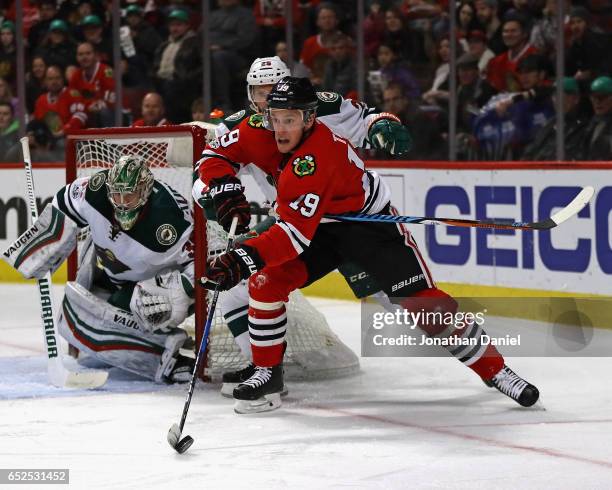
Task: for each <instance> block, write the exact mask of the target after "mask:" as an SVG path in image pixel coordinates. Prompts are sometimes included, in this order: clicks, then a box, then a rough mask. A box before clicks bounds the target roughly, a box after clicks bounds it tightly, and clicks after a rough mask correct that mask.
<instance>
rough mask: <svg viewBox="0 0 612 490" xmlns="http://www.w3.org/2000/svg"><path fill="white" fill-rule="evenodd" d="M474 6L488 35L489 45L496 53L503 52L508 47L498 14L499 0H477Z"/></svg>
mask: <svg viewBox="0 0 612 490" xmlns="http://www.w3.org/2000/svg"><path fill="white" fill-rule="evenodd" d="M474 7H476V17H477V18H478V21H479V22H480V25H481V26H482V27H483V28H484V31H485V34H486V36H487V46H488V47H489V49H490V50H491V51H493V52H494V53H495V54H496V55H498V54H501V53H503V52H504V51H505V50H506V49H507V48H506V46H505V44H504V42H503V36H502V23H501V21H500V20H499V17H498V15H497V9H498V6H497V0H476V1H475V2H474Z"/></svg>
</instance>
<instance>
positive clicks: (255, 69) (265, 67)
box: [247, 56, 291, 112]
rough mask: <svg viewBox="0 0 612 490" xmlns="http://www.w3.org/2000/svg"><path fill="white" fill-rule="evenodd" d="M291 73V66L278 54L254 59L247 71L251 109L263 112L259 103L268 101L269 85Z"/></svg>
mask: <svg viewBox="0 0 612 490" xmlns="http://www.w3.org/2000/svg"><path fill="white" fill-rule="evenodd" d="M289 75H291V72H290V71H289V68H287V65H285V63H284V62H283V61H282V60H281V59H280V58H279V57H278V56H271V57H269V58H257V59H256V60H255V61H253V64H252V65H251V68H249V73H247V96H248V98H249V102H250V106H251V109H253V110H254V111H255V112H262V110H261V109H260V107H259V104H263V103H265V102H266V96H267V94H268V93H269V91H270V90H269V87H271V86H272V85H274V84H276V83H277V82H278V81H279V80H280V79H281V78H284V77H287V76H289ZM262 85H264V86H266V87H267V88H266V87H262Z"/></svg>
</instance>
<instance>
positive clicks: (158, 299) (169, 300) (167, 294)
mask: <svg viewBox="0 0 612 490" xmlns="http://www.w3.org/2000/svg"><path fill="white" fill-rule="evenodd" d="M192 294H193V286H192V284H191V282H190V281H189V279H187V277H185V276H184V275H183V274H181V273H180V271H172V272H167V273H165V274H158V275H157V276H155V277H152V278H151V279H146V280H144V281H140V282H139V283H138V284H136V287H135V288H134V292H133V293H132V299H131V300H130V310H131V311H132V313H133V314H134V317H135V318H136V321H137V322H138V324H139V325H140V326H141V327H142V328H143V330H144V331H145V332H153V333H167V332H169V331H171V330H172V329H173V328H174V327H176V326H178V325H179V324H181V323H182V322H183V321H184V320H185V318H187V315H188V314H189V307H190V306H191V305H192V303H193V299H192V297H191V296H192Z"/></svg>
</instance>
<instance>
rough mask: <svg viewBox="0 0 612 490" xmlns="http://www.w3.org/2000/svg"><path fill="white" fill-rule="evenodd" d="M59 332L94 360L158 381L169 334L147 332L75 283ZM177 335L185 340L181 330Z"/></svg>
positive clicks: (71, 284)
mask: <svg viewBox="0 0 612 490" xmlns="http://www.w3.org/2000/svg"><path fill="white" fill-rule="evenodd" d="M59 331H60V334H61V335H62V337H63V338H64V339H66V340H67V341H68V342H69V343H70V344H71V345H74V346H75V347H77V348H78V349H79V350H82V351H84V352H86V353H88V354H89V355H90V356H91V357H93V358H95V359H98V360H100V361H102V362H105V363H107V364H110V365H111V366H115V367H117V368H120V369H124V370H126V371H130V372H132V373H135V374H138V375H140V376H143V377H145V378H148V379H151V380H155V379H156V374H157V371H158V369H159V366H160V360H161V357H162V354H163V353H164V351H165V349H166V340H167V339H168V337H169V335H168V334H153V333H149V332H144V331H143V330H142V328H141V327H140V325H139V324H138V322H137V321H136V319H135V318H134V316H133V315H132V314H131V313H130V312H127V311H125V310H122V309H120V308H116V307H114V306H112V305H111V304H109V303H107V302H106V301H104V300H102V299H100V298H98V297H96V296H95V295H94V294H92V293H91V292H89V291H87V290H86V289H85V288H83V287H82V286H80V285H79V284H76V283H74V282H68V283H67V285H66V294H65V296H64V301H63V303H62V311H61V316H60V321H59ZM176 331H178V333H180V335H181V336H182V337H184V338H186V334H185V333H184V332H183V331H182V330H178V329H176Z"/></svg>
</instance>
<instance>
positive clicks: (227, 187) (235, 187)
mask: <svg viewBox="0 0 612 490" xmlns="http://www.w3.org/2000/svg"><path fill="white" fill-rule="evenodd" d="M233 191H239V192H241V191H242V185H241V184H234V183H231V184H223V185H218V186H217V187H213V188H212V189H211V190H210V195H211V196H212V197H215V196H216V195H217V194H220V193H222V192H233Z"/></svg>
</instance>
